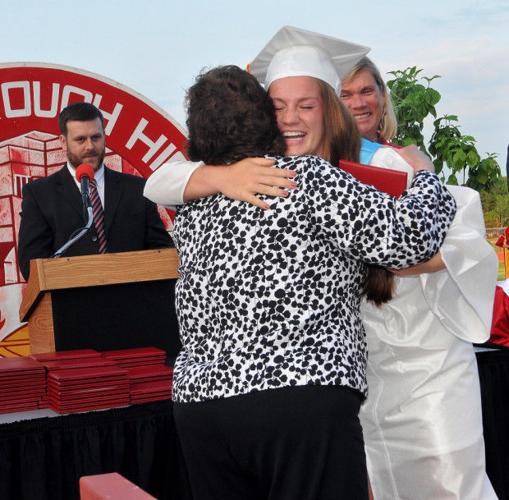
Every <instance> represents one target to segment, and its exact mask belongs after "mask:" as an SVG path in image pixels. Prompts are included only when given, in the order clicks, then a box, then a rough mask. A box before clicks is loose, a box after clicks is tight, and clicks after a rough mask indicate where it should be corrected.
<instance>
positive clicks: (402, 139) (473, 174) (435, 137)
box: [387, 66, 501, 191]
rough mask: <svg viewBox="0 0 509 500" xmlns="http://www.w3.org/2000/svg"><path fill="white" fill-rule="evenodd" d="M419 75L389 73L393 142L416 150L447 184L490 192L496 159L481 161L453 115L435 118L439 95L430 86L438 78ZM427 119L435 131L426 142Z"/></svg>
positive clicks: (413, 71) (497, 170)
mask: <svg viewBox="0 0 509 500" xmlns="http://www.w3.org/2000/svg"><path fill="white" fill-rule="evenodd" d="M421 73H422V69H418V68H417V67H416V66H413V67H411V68H407V69H405V70H403V71H400V70H397V71H390V72H389V74H391V75H393V77H394V78H393V79H391V80H389V81H388V82H387V86H388V87H389V89H390V91H391V97H392V101H393V103H394V110H395V112H396V117H397V119H398V135H397V136H396V138H395V139H394V142H396V143H397V144H401V145H403V146H408V145H409V144H416V145H417V146H419V148H421V149H422V150H423V151H424V152H426V153H427V154H428V156H429V157H430V158H431V159H432V160H433V164H434V165H435V171H436V172H437V173H438V174H440V175H441V177H442V179H443V180H444V181H446V182H447V183H448V184H456V185H457V184H462V185H466V186H469V187H471V188H473V189H476V190H478V191H481V190H486V189H490V188H491V187H492V186H493V185H494V184H495V183H496V182H497V180H498V179H499V178H500V175H501V174H500V167H499V165H498V163H497V160H496V155H495V154H494V153H489V154H487V156H486V157H484V158H481V156H480V155H479V153H478V151H477V148H476V146H475V143H476V141H475V138H474V137H472V136H471V135H463V134H462V133H461V131H460V126H459V124H458V117H457V116H456V115H444V116H441V117H437V111H436V108H435V106H436V105H437V104H438V103H439V102H440V99H441V95H440V93H439V92H438V91H437V90H436V89H434V88H432V87H431V82H432V81H433V80H435V79H436V78H440V76H439V75H434V76H432V77H426V76H423V75H421ZM430 116H431V117H433V118H434V121H433V128H434V129H433V133H432V135H431V138H430V139H429V140H426V138H425V137H424V134H423V129H424V122H425V120H426V119H427V118H428V117H430ZM446 166H447V169H446V168H445V167H446Z"/></svg>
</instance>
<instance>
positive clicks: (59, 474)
mask: <svg viewBox="0 0 509 500" xmlns="http://www.w3.org/2000/svg"><path fill="white" fill-rule="evenodd" d="M180 457H181V455H180V453H179V447H178V443H177V437H176V434H175V427H174V425H173V418H172V407H171V402H170V401H163V402H158V403H150V404H145V405H134V406H130V407H128V408H119V409H114V410H108V411H99V412H90V413H83V414H74V415H67V416H61V417H52V418H42V419H36V420H27V421H22V422H16V423H11V424H3V425H1V426H0V499H2V500H73V499H78V498H79V478H80V477H81V476H85V475H91V474H101V473H106V472H118V473H120V474H122V475H123V476H124V477H126V478H127V479H129V480H130V481H132V482H134V483H135V484H137V485H138V486H140V487H141V488H143V489H144V490H146V491H147V492H148V493H150V494H151V495H153V496H155V497H156V498H158V499H171V500H177V499H186V498H188V494H187V491H188V490H187V476H186V474H185V470H184V467H183V465H182V461H181V458H180Z"/></svg>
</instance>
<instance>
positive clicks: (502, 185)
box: [481, 177, 509, 227]
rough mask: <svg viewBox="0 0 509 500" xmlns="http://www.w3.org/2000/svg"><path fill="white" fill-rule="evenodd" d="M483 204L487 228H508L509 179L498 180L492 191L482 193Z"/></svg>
mask: <svg viewBox="0 0 509 500" xmlns="http://www.w3.org/2000/svg"><path fill="white" fill-rule="evenodd" d="M481 203H482V206H483V210H484V220H485V222H486V226H487V227H506V226H508V225H509V193H508V190H507V178H506V177H501V178H500V179H498V180H497V181H496V182H495V183H494V184H493V186H492V187H491V189H489V190H484V191H481Z"/></svg>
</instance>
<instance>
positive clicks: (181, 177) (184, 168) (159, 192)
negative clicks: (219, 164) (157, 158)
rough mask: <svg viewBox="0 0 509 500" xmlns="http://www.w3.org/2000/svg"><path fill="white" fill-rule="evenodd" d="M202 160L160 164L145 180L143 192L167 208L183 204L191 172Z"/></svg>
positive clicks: (199, 165)
mask: <svg viewBox="0 0 509 500" xmlns="http://www.w3.org/2000/svg"><path fill="white" fill-rule="evenodd" d="M202 165H203V162H201V161H199V162H193V161H188V160H178V161H172V162H170V163H164V164H163V165H161V166H160V167H159V168H158V169H157V170H156V171H155V172H154V173H153V174H152V175H151V176H150V177H149V178H148V180H147V182H146V184H145V189H144V190H143V194H144V196H145V197H146V198H148V199H149V200H151V201H153V202H154V203H157V204H158V205H162V206H163V207H167V208H174V207H175V206H177V205H183V204H184V190H185V189H186V185H187V183H188V182H189V178H190V177H191V175H192V174H193V172H194V171H195V170H196V169H197V168H199V167H201V166H202Z"/></svg>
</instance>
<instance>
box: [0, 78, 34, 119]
mask: <svg viewBox="0 0 509 500" xmlns="http://www.w3.org/2000/svg"><path fill="white" fill-rule="evenodd" d="M1 87H2V99H3V101H4V109H5V117H6V118H17V117H20V116H30V115H31V114H32V99H30V82H28V81H23V82H4V83H2V85H1ZM11 89H22V90H23V107H22V108H19V109H13V108H12V106H11V98H10V95H9V90H11Z"/></svg>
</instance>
